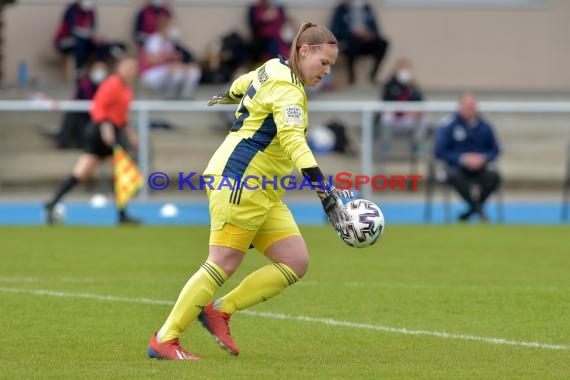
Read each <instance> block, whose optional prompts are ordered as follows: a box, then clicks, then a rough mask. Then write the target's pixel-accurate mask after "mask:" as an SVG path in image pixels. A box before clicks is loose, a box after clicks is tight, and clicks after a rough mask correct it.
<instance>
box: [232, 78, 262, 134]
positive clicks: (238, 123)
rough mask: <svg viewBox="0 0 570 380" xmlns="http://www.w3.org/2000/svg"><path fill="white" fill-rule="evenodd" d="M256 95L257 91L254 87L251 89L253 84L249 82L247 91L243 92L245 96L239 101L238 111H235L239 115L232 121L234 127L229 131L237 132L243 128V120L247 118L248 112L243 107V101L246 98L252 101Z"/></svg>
mask: <svg viewBox="0 0 570 380" xmlns="http://www.w3.org/2000/svg"><path fill="white" fill-rule="evenodd" d="M256 93H257V90H256V89H255V87H253V82H251V83H250V85H249V87H248V88H247V91H246V92H245V96H244V97H243V98H242V100H241V103H240V106H239V109H238V110H237V112H238V113H240V115H239V116H238V117H237V119H236V120H235V121H234V125H233V126H232V129H230V131H232V132H235V131H239V130H240V128H241V127H243V122H244V120H245V119H247V118H248V117H249V110H248V109H247V107H246V106H245V99H246V98H250V99H253V97H254V96H255V94H256Z"/></svg>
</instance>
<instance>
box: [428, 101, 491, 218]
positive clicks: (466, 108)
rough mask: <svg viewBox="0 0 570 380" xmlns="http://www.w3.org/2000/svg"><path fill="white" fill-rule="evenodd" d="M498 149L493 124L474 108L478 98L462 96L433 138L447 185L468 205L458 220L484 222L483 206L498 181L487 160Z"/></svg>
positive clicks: (489, 160) (436, 154)
mask: <svg viewBox="0 0 570 380" xmlns="http://www.w3.org/2000/svg"><path fill="white" fill-rule="evenodd" d="M499 152H500V148H499V144H498V142H497V139H496V137H495V134H494V132H493V127H492V126H491V124H490V123H488V122H487V121H486V120H485V119H483V118H482V117H481V116H480V115H479V113H478V111H477V99H476V98H475V96H473V95H471V94H464V95H462V96H461V98H460V100H459V110H458V112H457V113H456V114H453V115H451V116H450V117H448V118H446V120H445V121H444V123H443V125H442V126H441V127H440V128H439V129H438V130H437V134H436V140H435V156H436V157H437V158H438V159H440V160H443V161H445V162H446V163H447V165H448V170H447V180H448V182H449V184H451V185H452V186H453V187H454V188H455V190H456V191H457V192H458V193H459V195H461V197H462V198H463V199H465V201H466V202H467V203H468V206H469V207H468V209H467V210H466V211H465V212H463V213H461V214H460V215H459V220H460V221H467V220H468V219H469V218H470V217H471V216H472V215H479V218H480V220H481V221H487V217H486V215H485V213H484V212H483V205H484V203H485V201H486V200H487V198H488V197H489V196H490V195H491V194H492V193H493V192H494V191H495V190H497V188H498V187H499V185H500V182H501V179H500V177H499V174H498V173H497V172H496V171H494V170H492V169H491V168H490V167H489V163H491V162H493V161H495V159H496V158H497V156H498V155H499ZM472 185H477V186H478V187H479V195H478V196H476V197H475V196H473V194H472V192H471V187H472Z"/></svg>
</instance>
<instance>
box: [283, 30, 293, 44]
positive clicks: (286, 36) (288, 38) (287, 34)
mask: <svg viewBox="0 0 570 380" xmlns="http://www.w3.org/2000/svg"><path fill="white" fill-rule="evenodd" d="M296 33H297V32H296V31H295V30H294V29H293V28H283V29H282V30H281V32H280V35H281V39H282V40H283V41H284V42H286V43H288V44H290V43H291V42H293V39H294V38H295V34H296Z"/></svg>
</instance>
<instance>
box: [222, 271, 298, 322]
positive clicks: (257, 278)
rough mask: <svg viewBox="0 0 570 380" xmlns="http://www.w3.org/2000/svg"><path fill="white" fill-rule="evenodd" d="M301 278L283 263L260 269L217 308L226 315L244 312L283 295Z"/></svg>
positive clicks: (226, 296)
mask: <svg viewBox="0 0 570 380" xmlns="http://www.w3.org/2000/svg"><path fill="white" fill-rule="evenodd" d="M298 280H299V278H298V277H297V275H296V274H295V272H293V270H291V268H289V267H288V266H287V265H285V264H283V263H273V264H271V265H266V266H264V267H263V268H260V269H258V270H256V271H255V272H253V273H252V274H250V275H249V276H247V277H246V278H244V280H243V281H242V282H241V283H240V284H239V285H238V287H237V288H235V289H234V290H232V291H231V292H229V293H228V294H226V295H225V296H224V297H223V298H221V299H219V300H217V301H216V308H217V309H218V310H219V311H222V312H224V313H230V314H231V313H233V312H234V311H236V310H243V309H246V308H248V307H250V306H253V305H256V304H258V303H260V302H263V301H266V300H268V299H269V298H271V297H273V296H276V295H277V294H279V293H281V292H282V291H283V289H285V288H286V287H288V286H289V285H293V284H294V283H295V282H297V281H298Z"/></svg>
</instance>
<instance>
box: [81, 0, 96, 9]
mask: <svg viewBox="0 0 570 380" xmlns="http://www.w3.org/2000/svg"><path fill="white" fill-rule="evenodd" d="M79 5H80V6H81V9H83V10H84V11H90V10H91V9H93V8H94V7H95V2H94V1H93V0H81V1H80V2H79Z"/></svg>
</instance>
